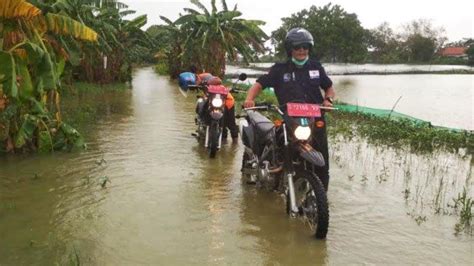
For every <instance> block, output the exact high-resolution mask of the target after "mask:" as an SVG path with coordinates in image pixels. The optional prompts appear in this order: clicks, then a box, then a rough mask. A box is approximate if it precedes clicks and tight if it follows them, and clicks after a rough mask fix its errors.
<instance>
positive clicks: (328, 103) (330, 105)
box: [323, 99, 333, 111]
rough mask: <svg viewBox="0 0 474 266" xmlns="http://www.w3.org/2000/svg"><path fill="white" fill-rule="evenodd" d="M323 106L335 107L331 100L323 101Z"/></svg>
mask: <svg viewBox="0 0 474 266" xmlns="http://www.w3.org/2000/svg"><path fill="white" fill-rule="evenodd" d="M323 106H324V107H333V104H332V103H331V102H330V101H329V100H327V99H326V100H324V101H323ZM325 111H331V110H325Z"/></svg>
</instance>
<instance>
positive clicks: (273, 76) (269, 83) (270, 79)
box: [257, 64, 279, 89]
mask: <svg viewBox="0 0 474 266" xmlns="http://www.w3.org/2000/svg"><path fill="white" fill-rule="evenodd" d="M278 78H279V77H278V69H277V66H276V64H275V65H273V66H272V67H271V68H270V70H269V71H268V73H267V74H265V75H262V76H260V77H259V78H258V79H257V82H258V83H260V85H262V88H264V89H265V88H269V87H273V88H274V87H275V86H276V84H277V83H278Z"/></svg>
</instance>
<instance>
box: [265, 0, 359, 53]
mask: <svg viewBox="0 0 474 266" xmlns="http://www.w3.org/2000/svg"><path fill="white" fill-rule="evenodd" d="M282 20H283V25H282V26H281V27H280V28H278V29H277V30H276V31H274V32H272V42H273V44H274V45H276V47H277V54H278V55H279V56H280V57H282V58H284V57H286V51H285V48H284V39H285V36H286V32H287V31H288V30H290V29H291V28H294V27H303V28H305V29H307V30H308V31H309V32H311V34H312V35H313V37H314V39H315V44H314V48H313V51H312V52H313V53H314V54H315V55H316V57H317V58H320V59H321V60H324V61H331V62H336V61H337V62H361V61H363V60H365V58H366V55H367V48H366V47H367V45H366V43H367V40H366V39H367V32H366V30H364V28H363V27H362V26H361V24H360V21H359V19H358V18H357V15H356V14H354V13H348V12H346V11H345V10H344V9H343V8H342V7H341V6H339V5H334V6H333V5H332V4H331V3H329V4H327V5H325V6H323V7H316V6H311V7H310V8H309V9H304V10H302V11H300V12H298V13H296V14H293V15H291V16H290V17H286V18H283V19H282Z"/></svg>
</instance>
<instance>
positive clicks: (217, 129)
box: [188, 84, 229, 158]
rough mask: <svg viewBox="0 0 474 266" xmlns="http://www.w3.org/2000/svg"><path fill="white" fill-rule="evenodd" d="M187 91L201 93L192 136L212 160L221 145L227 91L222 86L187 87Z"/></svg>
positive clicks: (198, 97)
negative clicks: (194, 131) (195, 127)
mask: <svg viewBox="0 0 474 266" xmlns="http://www.w3.org/2000/svg"><path fill="white" fill-rule="evenodd" d="M188 89H189V90H196V91H202V94H201V95H199V96H197V102H196V117H195V119H194V121H195V124H196V125H197V129H196V133H194V134H193V135H194V136H195V137H196V138H197V140H198V141H199V142H202V143H203V144H204V147H206V148H207V150H208V153H209V157H210V158H214V157H215V156H216V153H217V150H219V149H220V148H221V144H222V129H223V126H224V121H223V120H224V119H223V116H224V108H225V105H224V104H225V99H226V97H227V94H228V93H229V90H228V89H227V88H226V87H224V86H223V85H206V84H204V85H188Z"/></svg>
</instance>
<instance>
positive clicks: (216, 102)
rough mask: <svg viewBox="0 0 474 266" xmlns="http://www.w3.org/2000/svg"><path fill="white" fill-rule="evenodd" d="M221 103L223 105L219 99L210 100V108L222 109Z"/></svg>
mask: <svg viewBox="0 0 474 266" xmlns="http://www.w3.org/2000/svg"><path fill="white" fill-rule="evenodd" d="M223 103H224V101H222V99H221V98H214V99H212V102H211V104H212V106H213V107H216V108H220V107H222V104H223Z"/></svg>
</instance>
